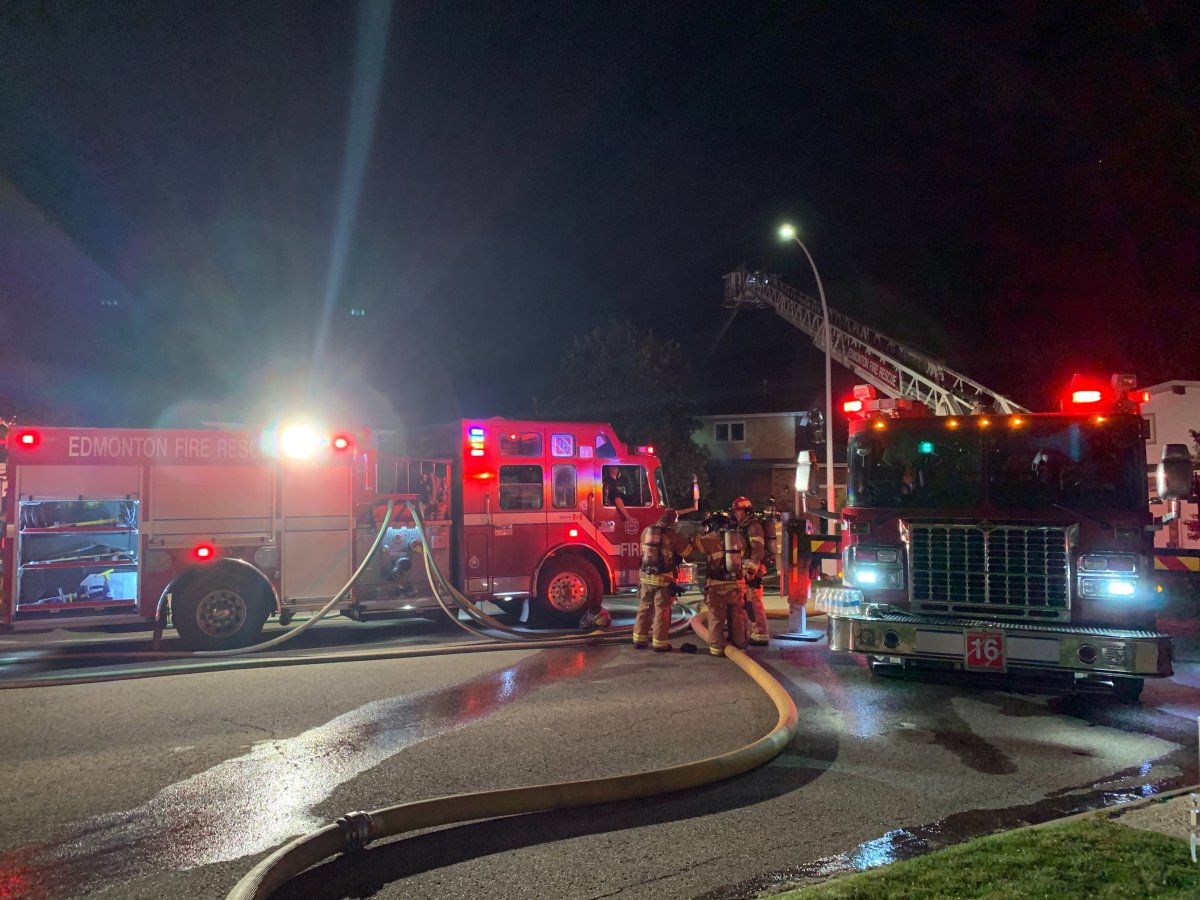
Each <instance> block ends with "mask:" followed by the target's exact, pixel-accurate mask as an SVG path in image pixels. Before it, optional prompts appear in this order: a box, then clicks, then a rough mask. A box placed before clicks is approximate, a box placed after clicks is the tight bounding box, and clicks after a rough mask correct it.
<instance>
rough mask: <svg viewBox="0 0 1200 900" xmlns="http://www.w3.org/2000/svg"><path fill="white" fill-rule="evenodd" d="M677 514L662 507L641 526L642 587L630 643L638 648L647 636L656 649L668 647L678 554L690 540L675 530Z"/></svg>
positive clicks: (664, 649) (686, 547)
mask: <svg viewBox="0 0 1200 900" xmlns="http://www.w3.org/2000/svg"><path fill="white" fill-rule="evenodd" d="M678 519H679V514H678V513H677V512H675V510H673V509H664V510H663V511H662V515H661V516H659V517H658V522H657V523H656V524H654V525H650V526H648V527H646V528H644V529H643V530H642V538H641V543H642V565H641V577H640V579H639V580H640V581H641V591H640V592H639V595H638V611H637V618H636V619H634V620H633V646H634V647H636V648H637V649H639V650H641V649H642V648H644V647H645V646H646V642H647V639H649V642H650V644H651V645H652V646H653V647H654V650H655V651H656V652H658V653H666V652H668V651H669V650H670V649H671V642H670V640H669V639H668V631H669V629H670V627H671V604H672V603H674V602H675V579H676V576H677V575H678V573H679V557H680V556H681V555H682V554H683V553H685V552H687V550H688V546H689V541H688V540H687V538H685V537H684V536H683V535H681V534H680V533H679V532H677V531H676V530H675V522H676V521H677V520H678Z"/></svg>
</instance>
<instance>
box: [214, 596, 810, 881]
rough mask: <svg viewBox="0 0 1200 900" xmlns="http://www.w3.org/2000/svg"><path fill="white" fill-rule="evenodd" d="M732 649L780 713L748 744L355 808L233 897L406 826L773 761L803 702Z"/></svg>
mask: <svg viewBox="0 0 1200 900" xmlns="http://www.w3.org/2000/svg"><path fill="white" fill-rule="evenodd" d="M699 618H700V617H699V616H697V617H695V618H693V619H692V622H691V625H692V628H693V629H694V630H695V631H696V633H697V634H698V635H700V637H701V638H703V639H704V640H705V641H706V642H707V640H708V634H707V631H706V629H705V628H704V626H703V625H702V624H701V623H700V622H699ZM725 655H726V657H727V658H728V659H729V660H730V661H732V662H733V663H734V664H735V665H736V666H738V667H739V668H740V669H741V670H742V671H743V672H745V673H746V674H747V675H749V676H750V678H751V679H753V680H754V682H755V683H756V684H757V685H758V686H759V687H761V688H762V689H763V690H764V691H765V692H766V694H767V696H768V697H770V698H771V701H772V702H773V703H774V704H775V709H776V711H777V712H778V714H779V715H778V719H777V721H776V723H775V727H774V728H772V729H771V730H770V731H769V732H767V734H765V735H763V736H762V737H760V738H759V739H758V740H756V741H752V742H751V743H749V744H747V745H745V746H744V747H741V748H739V749H737V750H734V751H731V752H729V753H723V754H719V755H717V756H710V757H708V758H706V759H701V760H697V761H695V762H690V763H684V764H682V765H676V766H670V767H667V768H664V769H651V770H647V771H643V772H634V773H631V774H628V775H614V776H609V777H606V778H589V779H584V780H580V781H564V782H557V783H553V784H540V785H530V786H526V787H516V788H505V789H501V790H491V791H480V792H478V793H470V794H454V795H451V796H448V797H438V798H435V799H432V800H418V801H414V802H411V803H401V804H398V805H396V806H387V807H383V808H381V809H376V810H372V811H371V812H352V813H348V814H347V815H345V816H342V817H341V818H339V819H338V820H337V821H336V822H334V823H333V824H330V825H326V826H324V827H323V828H320V829H318V830H316V831H312V832H310V833H308V834H305V835H302V836H301V837H298V838H296V839H295V840H293V841H291V842H289V843H287V844H285V845H284V846H283V847H280V848H279V849H278V850H276V851H275V852H274V853H272V854H271V855H270V856H268V857H266V858H265V859H264V860H262V861H261V862H260V863H259V864H258V865H256V866H255V867H254V868H253V869H251V870H250V871H249V872H248V873H247V874H246V875H245V876H244V877H243V878H242V879H241V881H239V882H238V883H237V884H236V885H235V886H234V888H233V890H232V891H230V893H229V894H228V897H227V900H261V898H266V897H270V896H271V894H273V893H274V892H275V891H276V890H278V889H279V888H280V887H282V886H283V885H284V884H285V883H287V882H288V881H289V880H290V879H292V878H294V877H295V876H296V875H299V874H300V873H301V872H303V871H305V870H306V869H309V868H311V867H313V866H315V865H317V864H318V863H320V862H322V861H324V860H325V859H328V858H329V857H331V856H334V855H336V854H338V853H351V852H355V851H359V850H362V849H363V848H364V847H365V846H366V845H367V844H369V843H371V842H373V841H377V840H380V839H382V838H387V837H393V836H395V835H398V834H403V833H405V832H409V831H415V830H418V829H423V828H432V827H436V826H439V825H450V824H454V823H458V822H470V821H475V820H478V819H490V818H496V817H499V816H513V815H520V814H527V813H537V812H549V811H552V810H562V809H575V808H578V807H582V806H593V805H597V804H601V803H615V802H617V801H621V800H635V799H640V798H643V797H651V796H655V795H658V794H667V793H672V792H675V791H682V790H687V789H689V788H696V787H701V786H703V785H706V784H711V783H713V782H715V781H723V780H725V779H727V778H732V777H734V776H735V775H741V774H742V773H744V772H748V771H750V770H751V769H754V768H757V767H758V766H761V765H763V764H764V763H767V762H770V761H771V760H772V759H774V758H775V757H776V756H778V755H779V754H780V753H781V752H782V751H783V749H784V748H785V747H786V746H787V745H788V743H790V741H791V739H792V737H793V736H794V735H795V733H796V727H797V714H796V704H795V703H794V702H793V701H792V698H791V696H789V694H788V692H787V690H786V689H785V688H784V687H783V685H781V684H780V683H779V682H778V681H776V680H775V679H774V678H772V677H771V675H770V674H769V673H768V672H767V671H766V669H764V668H763V667H762V666H760V665H759V664H758V663H757V662H755V661H754V660H753V659H751V658H750V657H749V656H748V655H747V654H745V653H744V652H742V651H741V650H738V649H737V648H734V647H729V648H726V651H725Z"/></svg>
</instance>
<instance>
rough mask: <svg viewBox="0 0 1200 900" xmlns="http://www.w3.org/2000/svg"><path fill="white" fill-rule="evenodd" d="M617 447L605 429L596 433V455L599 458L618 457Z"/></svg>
mask: <svg viewBox="0 0 1200 900" xmlns="http://www.w3.org/2000/svg"><path fill="white" fill-rule="evenodd" d="M616 456H617V448H616V447H614V446H613V442H612V441H610V440H609V439H608V435H607V434H605V433H604V432H603V431H602V432H600V433H599V434H598V435H596V457H597V458H598V459H616Z"/></svg>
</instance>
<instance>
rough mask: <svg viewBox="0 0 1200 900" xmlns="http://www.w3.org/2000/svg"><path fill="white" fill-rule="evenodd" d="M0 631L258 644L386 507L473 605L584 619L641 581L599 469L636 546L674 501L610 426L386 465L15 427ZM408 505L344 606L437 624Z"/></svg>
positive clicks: (228, 441)
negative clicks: (156, 628)
mask: <svg viewBox="0 0 1200 900" xmlns="http://www.w3.org/2000/svg"><path fill="white" fill-rule="evenodd" d="M6 443H7V447H8V452H9V459H8V465H7V470H6V471H5V473H4V478H5V484H4V485H3V487H4V488H5V496H6V498H7V500H6V504H5V508H4V511H3V522H4V530H3V536H4V542H3V548H2V551H0V560H2V562H3V569H2V575H0V629H6V630H14V629H25V630H39V629H46V628H54V627H61V626H62V625H63V624H64V623H68V622H69V623H70V624H71V626H72V627H77V628H84V627H88V626H90V625H95V626H106V625H115V624H129V623H139V622H140V623H143V624H145V625H147V626H150V625H153V624H154V622H155V620H156V618H157V617H158V616H159V615H160V612H161V613H164V614H165V613H166V612H167V610H168V601H169V614H170V620H171V623H172V624H173V625H174V626H175V628H176V629H177V630H178V632H179V634H180V637H181V638H182V639H183V640H184V642H185V643H186V644H187V645H188V646H191V647H194V648H201V649H216V648H225V647H233V646H243V645H246V644H249V643H252V642H253V641H254V639H255V638H256V637H257V635H258V634H259V633H260V631H261V629H262V627H263V625H264V624H265V622H266V621H267V619H268V618H270V617H271V616H277V617H278V618H279V620H280V622H281V623H282V624H286V623H287V622H288V621H290V619H291V618H292V617H293V616H294V615H296V614H297V613H304V612H311V611H314V610H316V609H317V608H319V607H320V606H322V605H324V604H325V603H326V602H327V601H328V599H329V598H330V597H332V596H333V595H334V594H335V593H336V592H337V591H338V590H339V589H340V588H341V587H342V586H343V585H344V584H345V583H346V582H347V581H348V580H349V578H350V575H351V573H352V572H353V571H354V570H355V569H356V568H357V567H358V565H359V563H360V562H361V561H362V559H363V557H364V554H365V553H366V552H367V550H368V548H369V547H370V546H371V543H372V542H373V540H374V538H375V535H376V532H377V529H378V525H379V524H380V522H381V518H380V516H381V510H382V506H383V501H384V499H385V498H386V497H388V496H392V497H397V498H401V499H412V500H413V501H414V502H417V503H419V504H420V508H421V510H422V513H423V518H424V519H425V522H426V531H427V534H428V537H429V541H430V546H431V549H432V552H433V555H434V562H435V564H436V565H437V566H438V568H439V569H441V570H442V571H443V572H445V573H447V574H448V575H449V577H450V578H451V581H452V582H453V583H454V584H455V585H456V586H457V587H458V588H459V589H460V590H462V591H463V592H464V593H466V594H468V595H469V596H470V597H471V598H472V599H475V600H482V599H489V600H495V601H496V602H498V603H501V604H503V605H507V606H510V607H511V606H513V605H519V606H521V607H524V606H525V604H526V603H528V604H529V612H530V613H531V614H532V615H533V616H534V617H536V618H542V619H546V620H550V619H555V620H559V621H562V622H568V621H572V620H573V621H576V622H577V621H578V620H579V619H580V617H581V616H582V615H583V614H584V613H585V612H586V611H588V610H590V609H594V608H596V607H597V606H598V605H599V603H600V599H601V597H602V596H603V594H604V593H605V592H608V591H616V590H621V589H623V588H626V587H631V586H633V585H635V584H636V583H637V564H638V559H639V558H640V550H639V548H638V545H637V542H636V540H624V541H620V540H617V541H614V540H613V538H614V537H615V535H614V534H612V530H611V527H610V529H609V530H608V532H607V533H606V531H605V528H604V526H605V525H609V523H615V522H616V521H618V518H619V517H618V515H617V512H616V510H614V509H612V508H610V507H607V506H605V498H604V496H603V492H602V490H601V486H602V468H611V469H612V470H613V474H614V476H615V477H616V478H617V480H618V481H619V483H620V486H621V490H622V494H623V496H624V497H625V505H626V506H625V508H626V513H627V514H628V515H629V517H630V521H629V524H627V525H626V526H625V529H623V530H628V531H629V533H630V534H637V533H640V530H641V528H642V527H644V525H645V524H650V523H651V522H653V521H655V520H656V519H657V517H658V515H659V513H660V511H661V508H662V507H663V506H664V505H665V503H666V496H665V488H664V483H663V480H662V474H661V470H660V467H659V462H658V460H657V458H655V457H654V456H653V454H652V453H649V452H646V451H645V450H642V449H641V448H639V452H631V451H630V450H629V449H628V448H626V447H625V446H624V445H623V444H622V443H621V442H620V441H618V440H617V439H616V438H615V436H614V434H613V430H612V428H611V426H608V425H603V424H596V423H591V424H580V423H571V422H556V423H547V422H514V421H507V420H503V419H488V420H476V421H461V422H456V423H453V424H452V425H450V426H446V427H442V428H439V429H432V430H430V431H428V432H425V433H423V434H422V435H421V436H420V438H419V439H418V440H414V441H413V442H412V443H413V444H414V445H418V446H419V447H420V449H421V452H422V453H423V454H424V455H419V456H413V455H398V454H395V453H392V452H383V451H381V449H380V448H379V447H378V446H377V442H376V440H375V439H374V438H372V437H371V436H370V435H369V434H366V433H355V432H353V431H350V430H347V431H334V430H331V429H327V428H321V427H319V426H316V425H312V424H300V423H297V424H294V425H289V426H285V427H280V428H275V429H270V430H264V431H254V430H247V431H219V430H166V429H93V428H37V427H29V426H24V427H20V428H16V429H14V430H12V431H10V433H9V435H8V437H7V440H6ZM422 552H423V548H422V545H421V542H420V539H419V535H418V533H417V530H416V527H415V523H414V522H413V521H412V520H411V517H410V516H409V515H408V513H407V510H406V509H405V507H404V505H403V503H399V504H398V505H397V507H396V513H395V516H394V518H393V521H392V523H391V525H390V527H389V528H388V529H387V531H386V533H385V536H384V539H383V543H382V547H381V550H380V552H379V554H378V555H377V557H376V558H375V559H374V560H372V562H371V565H369V566H368V567H367V569H366V570H365V572H364V574H363V575H362V577H360V578H359V580H358V581H357V582H356V583H355V584H354V585H353V587H352V589H351V591H350V592H349V593H348V595H347V597H346V600H345V605H344V606H343V607H342V611H343V612H344V614H346V615H350V616H351V617H353V618H358V617H360V616H361V615H363V614H365V613H369V612H374V611H380V610H402V611H406V612H411V613H412V614H414V615H431V616H432V615H442V610H441V607H440V605H439V604H438V603H437V601H436V599H435V598H434V597H433V595H432V592H431V591H430V590H429V585H428V583H427V580H426V577H425V571H424V565H423V563H421V561H420V554H421V553H422Z"/></svg>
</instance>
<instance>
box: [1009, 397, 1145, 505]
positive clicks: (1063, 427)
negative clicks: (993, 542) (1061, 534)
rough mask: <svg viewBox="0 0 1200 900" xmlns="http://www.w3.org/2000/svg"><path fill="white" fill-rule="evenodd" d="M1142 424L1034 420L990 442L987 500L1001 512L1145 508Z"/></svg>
mask: <svg viewBox="0 0 1200 900" xmlns="http://www.w3.org/2000/svg"><path fill="white" fill-rule="evenodd" d="M1139 425H1140V423H1139V422H1137V421H1127V420H1117V421H1110V422H1107V423H1104V424H1095V423H1092V422H1080V421H1063V420H1057V421H1056V420H1054V419H1049V420H1044V421H1039V420H1037V419H1034V420H1032V421H1030V422H1029V424H1028V427H1026V428H1021V429H1009V430H1007V431H996V432H995V433H994V434H992V435H990V437H989V441H988V443H989V447H988V451H987V452H988V459H987V469H988V496H989V497H990V499H991V502H992V505H993V506H995V507H997V508H998V509H1047V508H1057V507H1066V508H1067V509H1071V510H1075V511H1079V512H1103V511H1105V510H1137V509H1145V508H1146V500H1147V489H1146V476H1145V468H1146V456H1145V454H1146V450H1145V444H1144V443H1143V441H1142V435H1141V428H1140V427H1139Z"/></svg>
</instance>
